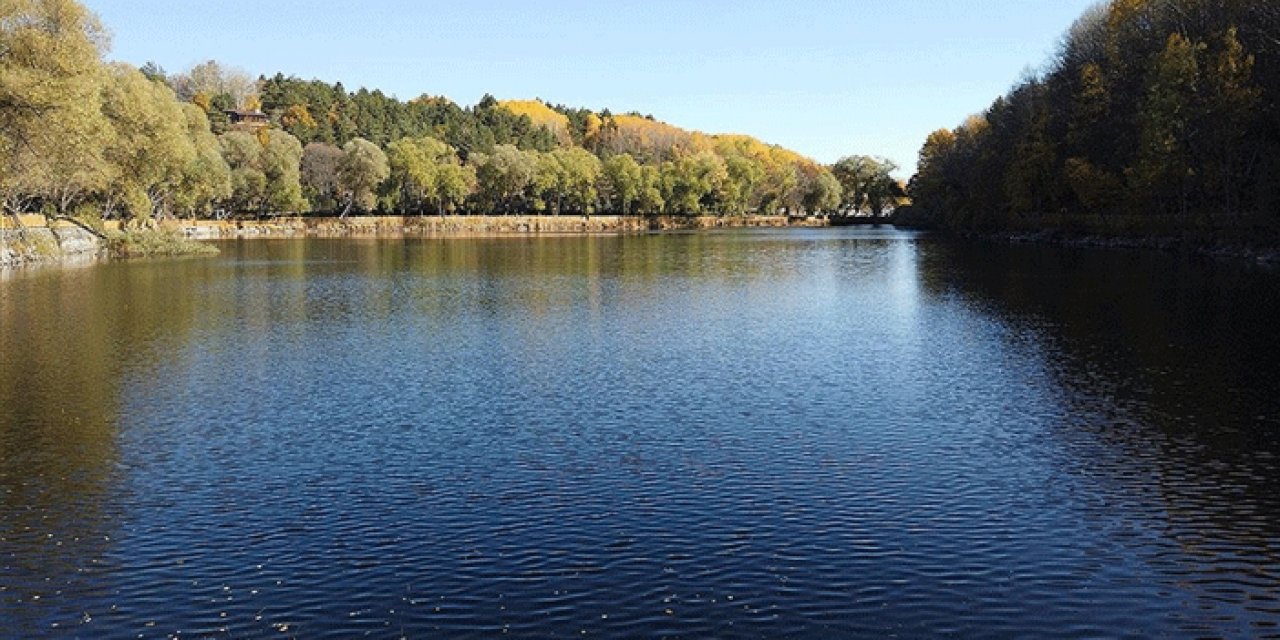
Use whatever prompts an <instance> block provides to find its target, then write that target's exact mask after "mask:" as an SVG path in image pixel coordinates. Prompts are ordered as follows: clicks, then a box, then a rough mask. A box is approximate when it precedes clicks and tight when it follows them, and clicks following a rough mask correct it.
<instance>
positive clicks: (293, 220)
mask: <svg viewBox="0 0 1280 640" xmlns="http://www.w3.org/2000/svg"><path fill="white" fill-rule="evenodd" d="M21 224H22V226H21V227H19V226H18V225H17V224H16V223H15V222H14V220H13V219H12V217H4V218H0V268H18V267H23V266H27V265H32V264H51V263H53V264H56V263H71V262H77V263H85V262H90V261H94V260H98V259H103V260H105V259H109V258H111V257H112V256H110V255H108V254H109V253H111V252H110V251H109V247H108V243H107V242H105V241H104V239H103V238H102V237H99V236H96V235H94V234H92V233H90V232H89V231H87V230H86V229H85V228H83V227H81V226H79V225H76V224H73V223H70V222H66V221H56V222H53V223H49V222H47V221H46V220H45V218H44V216H40V215H25V216H22V217H21ZM102 224H103V227H104V229H103V230H104V231H106V232H107V233H118V232H120V231H121V226H120V222H119V221H116V220H111V221H107V222H105V223H102ZM826 226H830V225H829V223H828V221H827V220H826V219H825V218H816V217H814V218H791V217H788V216H753V215H747V216H616V215H600V216H581V215H564V216H530V215H511V216H492V215H486V216H351V217H347V218H339V217H335V216H276V217H268V218H263V219H254V220H245V219H229V220H211V219H204V220H202V219H197V220H177V219H170V220H164V221H161V222H158V223H157V224H156V229H155V230H156V231H159V232H161V233H158V234H153V235H161V236H165V240H166V244H165V246H163V247H162V250H163V251H164V253H160V254H157V255H179V254H185V253H192V252H190V251H180V249H181V247H179V246H177V245H178V244H180V243H186V244H187V245H190V246H192V247H195V248H197V249H198V248H199V247H198V246H196V245H201V244H203V243H204V242H206V241H214V240H232V239H264V240H268V239H288V238H398V237H406V238H413V237H418V238H490V237H518V236H543V237H547V236H573V235H623V234H632V233H649V232H653V231H680V230H705V229H733V228H785V227H826ZM184 238H185V240H183V239H184ZM196 253H198V251H197V252H196ZM117 257H118V256H117Z"/></svg>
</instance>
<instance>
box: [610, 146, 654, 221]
mask: <svg viewBox="0 0 1280 640" xmlns="http://www.w3.org/2000/svg"><path fill="white" fill-rule="evenodd" d="M603 171H604V184H605V187H606V188H605V193H606V194H608V199H609V202H610V205H611V206H612V208H613V210H614V211H617V212H620V213H622V215H628V214H630V213H631V206H632V204H633V203H634V202H635V201H636V199H637V198H639V197H640V190H641V189H642V188H643V187H644V173H643V172H642V171H641V167H640V163H638V162H636V160H635V158H633V157H631V155H630V154H627V153H623V154H619V155H616V156H613V157H612V158H609V159H608V160H606V161H605V163H604V168H603Z"/></svg>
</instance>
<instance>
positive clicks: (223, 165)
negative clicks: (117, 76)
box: [153, 80, 231, 217]
mask: <svg viewBox="0 0 1280 640" xmlns="http://www.w3.org/2000/svg"><path fill="white" fill-rule="evenodd" d="M153 82H154V80H153ZM182 113H183V115H184V116H186V123H187V136H188V137H189V138H190V140H191V143H192V147H193V149H194V151H195V153H194V155H193V156H192V157H191V159H190V161H189V162H188V163H187V164H186V166H185V167H183V169H182V173H181V175H180V176H179V181H178V184H177V188H176V190H175V193H174V207H175V208H176V209H177V210H179V211H184V212H186V213H189V214H190V215H191V216H192V217H195V216H196V215H197V214H203V213H209V212H210V211H211V210H212V209H213V205H214V203H215V202H218V201H220V200H225V199H227V198H229V197H231V168H230V167H229V166H228V165H227V161H226V160H224V159H223V157H222V149H221V148H220V146H219V145H218V138H217V137H216V136H214V135H213V132H212V131H210V130H209V119H208V118H207V117H206V116H205V114H204V111H203V110H201V109H200V107H197V106H196V105H193V104H184V105H182Z"/></svg>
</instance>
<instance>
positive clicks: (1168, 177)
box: [1134, 33, 1203, 213]
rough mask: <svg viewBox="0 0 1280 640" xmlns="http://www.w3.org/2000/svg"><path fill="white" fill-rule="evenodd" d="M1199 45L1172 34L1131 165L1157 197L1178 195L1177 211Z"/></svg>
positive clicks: (1152, 82) (1181, 204)
mask: <svg viewBox="0 0 1280 640" xmlns="http://www.w3.org/2000/svg"><path fill="white" fill-rule="evenodd" d="M1202 50H1203V46H1201V45H1197V44H1195V43H1192V42H1191V41H1189V40H1187V39H1186V38H1184V37H1183V36H1182V35H1181V34H1178V33H1175V34H1173V35H1170V36H1169V40H1168V42H1167V44H1166V45H1165V49H1164V51H1163V52H1161V54H1160V55H1159V57H1157V59H1156V61H1155V64H1154V67H1153V68H1152V71H1151V76H1150V79H1149V80H1148V85H1147V95H1146V98H1145V99H1144V100H1143V104H1142V108H1141V109H1140V110H1139V118H1140V119H1139V127H1140V132H1141V138H1140V143H1141V146H1140V147H1139V149H1138V158H1137V165H1136V166H1135V167H1134V174H1135V176H1136V178H1137V181H1138V185H1140V187H1141V188H1142V189H1143V192H1144V193H1145V194H1146V195H1147V196H1148V197H1150V198H1153V199H1155V200H1157V201H1161V200H1165V201H1167V200H1168V196H1176V198H1177V203H1178V208H1179V211H1180V212H1181V213H1186V209H1187V205H1188V198H1189V196H1190V187H1191V182H1190V176H1191V174H1192V172H1193V167H1192V156H1191V146H1190V145H1191V137H1190V136H1191V126H1192V118H1193V117H1194V116H1193V113H1192V110H1193V108H1194V106H1195V104H1194V102H1195V100H1196V96H1197V93H1198V92H1199V88H1200V66H1199V61H1198V60H1197V57H1198V55H1199V53H1200V52H1201V51H1202Z"/></svg>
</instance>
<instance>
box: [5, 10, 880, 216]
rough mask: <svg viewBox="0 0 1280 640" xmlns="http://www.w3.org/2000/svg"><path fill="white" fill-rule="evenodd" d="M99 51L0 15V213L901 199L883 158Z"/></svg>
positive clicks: (832, 206) (39, 24) (660, 210)
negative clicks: (184, 66) (827, 161)
mask: <svg viewBox="0 0 1280 640" xmlns="http://www.w3.org/2000/svg"><path fill="white" fill-rule="evenodd" d="M106 50H107V37H106V35H105V30H104V29H103V27H102V25H101V24H100V23H99V22H98V20H97V18H96V17H95V16H94V15H93V14H92V13H91V12H89V11H88V10H87V9H86V8H85V7H84V6H82V5H81V4H79V3H77V2H75V1H74V0H10V1H8V2H3V3H0V52H3V55H2V56H0V201H2V203H3V207H4V210H5V212H6V213H10V214H19V213H30V212H44V213H46V214H48V215H50V216H54V217H58V216H66V217H74V218H77V219H81V220H91V219H94V218H110V217H128V218H131V219H138V220H145V219H150V218H153V217H164V216H207V215H261V214H265V213H294V212H309V211H318V212H341V213H343V214H346V213H353V212H375V211H377V212H399V213H411V214H417V213H421V214H426V213H446V212H454V213H517V212H519V213H555V214H559V213H577V214H587V213H603V212H610V213H624V214H668V215H695V214H717V215H738V214H745V213H767V214H775V213H783V212H785V213H788V214H793V215H794V214H811V213H820V212H842V213H854V212H861V211H868V210H870V211H877V212H883V211H884V210H886V209H887V208H888V207H890V206H891V205H892V202H893V196H894V195H895V191H896V190H897V184H896V183H895V182H894V181H893V180H892V179H891V178H890V177H889V174H890V173H891V172H892V171H893V170H894V169H895V167H893V166H892V164H891V163H888V162H886V161H880V160H878V159H875V158H867V157H861V156H857V157H851V158H847V159H845V160H844V161H842V162H841V163H839V164H837V165H836V166H834V167H826V166H823V165H820V164H819V163H817V162H814V161H813V160H810V159H808V158H806V157H804V156H802V155H800V154H798V153H795V152H793V151H790V150H787V149H784V148H782V147H778V146H776V145H769V144H765V143H763V142H760V141H759V140H756V139H754V138H751V137H748V136H740V135H706V134H702V133H698V132H693V131H686V130H684V129H681V128H679V127H676V126H673V125H670V124H666V123H663V122H660V121H657V120H655V119H654V118H652V117H650V116H643V115H640V114H636V113H627V114H613V113H611V112H609V111H608V110H600V111H592V110H588V109H577V108H569V107H564V106H560V105H547V104H544V103H543V102H541V101H537V100H525V101H507V102H499V101H498V100H495V99H493V98H492V97H489V96H486V97H485V98H484V99H483V100H481V101H480V102H479V103H478V104H476V105H475V106H472V107H462V106H460V105H458V104H455V103H454V102H452V101H450V100H448V99H445V98H440V97H432V96H422V97H419V98H415V99H412V100H408V101H402V100H399V99H396V98H394V97H390V96H387V95H385V94H383V93H381V92H379V91H369V90H366V89H363V88H362V89H359V90H356V91H349V90H347V89H346V88H345V87H343V85H342V84H341V83H335V84H329V83H326V82H321V81H317V80H310V81H304V80H300V79H298V78H294V77H287V76H284V75H283V74H280V75H276V76H274V77H270V78H265V77H264V78H256V79H254V78H250V77H249V76H247V75H246V74H244V73H242V72H238V71H236V70H233V69H227V68H225V67H223V66H222V65H219V64H218V63H216V62H208V63H205V64H201V65H198V66H196V67H195V68H193V69H190V70H188V71H187V72H185V73H179V74H172V75H170V74H168V73H166V72H165V71H164V70H163V69H161V68H159V67H158V66H156V65H154V64H150V63H148V64H147V65H146V66H144V67H143V68H141V69H136V68H133V67H131V66H129V65H125V64H119V63H107V62H105V60H104V55H105V52H106Z"/></svg>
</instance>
